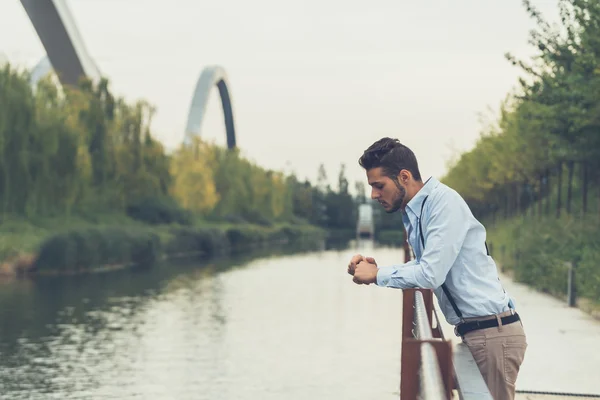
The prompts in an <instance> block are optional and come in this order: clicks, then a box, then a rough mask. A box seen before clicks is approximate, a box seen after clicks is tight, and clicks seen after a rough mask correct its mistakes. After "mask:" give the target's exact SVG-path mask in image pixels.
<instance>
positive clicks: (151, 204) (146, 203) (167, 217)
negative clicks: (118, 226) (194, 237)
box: [126, 197, 192, 225]
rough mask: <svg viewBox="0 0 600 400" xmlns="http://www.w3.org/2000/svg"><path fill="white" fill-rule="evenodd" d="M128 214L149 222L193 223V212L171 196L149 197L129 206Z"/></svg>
mask: <svg viewBox="0 0 600 400" xmlns="http://www.w3.org/2000/svg"><path fill="white" fill-rule="evenodd" d="M126 211H127V215H128V216H129V217H131V218H133V219H136V220H138V221H142V222H145V223H148V224H153V225H158V224H175V223H176V224H181V225H191V224H192V214H191V213H190V212H189V211H188V210H185V209H183V208H181V207H180V206H179V205H178V204H177V202H176V201H175V200H173V199H172V198H169V197H162V198H160V197H147V198H144V199H141V200H139V201H137V202H135V203H132V204H130V205H128V206H127V210H126Z"/></svg>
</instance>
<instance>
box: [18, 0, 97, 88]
mask: <svg viewBox="0 0 600 400" xmlns="http://www.w3.org/2000/svg"><path fill="white" fill-rule="evenodd" d="M21 4H22V5H23V8H24V9H25V12H26V13H27V15H28V16H29V19H30V20H31V23H32V24H33V27H34V28H35V30H36V32H37V34H38V37H39V38H40V41H41V42H42V45H43V46H44V49H45V50H46V54H47V58H48V60H45V59H42V61H41V63H42V64H39V65H38V67H41V70H40V72H46V71H47V70H48V66H50V68H53V69H54V71H55V72H56V74H57V75H58V79H59V80H60V82H61V83H62V84H63V85H73V86H74V85H77V83H78V82H79V79H80V78H82V77H88V78H89V79H91V80H93V81H97V80H98V79H99V78H100V72H99V71H98V67H97V66H96V63H95V62H94V60H93V59H92V57H90V55H89V54H88V52H87V49H86V47H85V44H84V42H83V38H82V36H81V34H80V33H79V30H78V29H77V24H76V23H75V18H73V15H72V14H71V11H70V9H69V7H68V5H67V3H66V1H65V0H21Z"/></svg>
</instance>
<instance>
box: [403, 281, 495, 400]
mask: <svg viewBox="0 0 600 400" xmlns="http://www.w3.org/2000/svg"><path fill="white" fill-rule="evenodd" d="M403 296H404V297H403V301H404V303H403V316H402V319H403V324H402V325H403V326H402V362H401V364H402V365H401V376H400V398H401V399H402V400H408V399H411V400H412V399H416V398H417V397H418V398H421V399H435V400H438V399H445V400H448V399H451V398H452V391H453V390H454V389H457V391H458V395H459V398H460V399H464V400H470V399H475V398H477V399H490V400H491V399H492V396H491V395H490V394H489V391H488V388H487V385H486V384H485V381H484V380H483V377H482V375H481V373H480V372H479V368H478V367H477V364H476V363H475V360H474V359H473V355H472V354H471V352H470V350H469V349H468V347H467V346H466V345H465V344H464V343H460V344H458V345H457V347H456V350H457V351H456V352H455V353H454V354H453V349H452V344H451V342H450V340H446V339H445V338H444V334H443V331H442V328H441V323H440V321H439V319H438V315H437V312H436V310H435V307H434V304H433V290H431V289H408V290H404V293H403ZM434 322H435V327H434Z"/></svg>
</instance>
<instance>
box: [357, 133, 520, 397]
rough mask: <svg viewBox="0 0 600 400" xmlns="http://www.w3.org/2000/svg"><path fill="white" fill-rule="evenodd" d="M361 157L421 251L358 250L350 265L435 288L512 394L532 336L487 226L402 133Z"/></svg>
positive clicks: (380, 279)
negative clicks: (401, 259)
mask: <svg viewBox="0 0 600 400" xmlns="http://www.w3.org/2000/svg"><path fill="white" fill-rule="evenodd" d="M359 164H360V165H361V166H362V167H363V168H364V169H365V170H366V172H367V178H368V181H369V185H370V186H371V187H372V192H371V198H373V199H374V200H377V201H379V203H380V204H381V206H382V207H383V208H384V209H385V211H386V212H387V213H393V212H396V211H401V212H402V219H403V222H404V226H405V228H406V232H407V234H408V241H409V243H410V245H411V246H412V248H413V251H414V253H415V257H416V259H415V260H412V261H409V262H407V263H405V264H401V265H392V266H386V267H379V266H378V265H377V263H376V262H375V260H374V259H373V258H371V257H363V256H362V255H360V254H358V255H355V256H354V257H352V260H351V261H350V264H349V265H348V273H350V274H351V275H353V276H354V279H353V280H354V282H355V283H357V284H367V285H368V284H371V283H375V284H377V286H384V287H390V288H398V289H408V288H425V289H433V290H434V293H435V295H436V297H437V298H438V301H439V304H440V308H441V311H442V312H443V313H444V316H445V318H446V320H447V321H448V323H450V324H452V325H455V332H456V334H457V336H461V337H462V339H463V341H464V343H466V345H467V346H468V347H469V349H470V350H471V353H472V354H473V357H474V359H475V361H476V362H477V365H478V366H479V370H480V371H481V374H482V375H483V378H484V380H485V382H486V383H487V385H488V388H489V390H490V393H491V394H492V396H493V397H494V399H496V400H510V399H513V398H514V396H515V382H516V380H517V375H518V373H519V368H520V366H521V363H522V362H523V359H524V356H525V350H526V348H527V340H526V336H525V332H524V330H523V324H522V323H521V321H520V318H519V315H518V314H517V313H516V312H515V310H514V305H513V302H512V300H511V299H510V298H509V296H508V294H507V293H506V292H505V291H504V290H503V288H502V286H501V284H500V280H499V277H498V272H497V269H496V264H495V262H494V260H493V259H492V257H490V256H489V254H488V252H487V244H486V232H485V228H484V227H483V225H482V224H481V223H480V222H479V221H477V219H475V217H474V216H473V214H472V213H471V210H470V209H469V207H468V205H467V204H466V202H465V201H464V200H463V199H462V197H461V196H460V195H459V194H458V193H457V192H456V191H454V190H453V189H451V188H449V187H448V186H446V185H444V184H442V183H440V182H439V181H437V180H436V179H435V178H429V179H428V180H427V181H426V182H425V183H423V181H422V179H421V174H420V172H419V167H418V164H417V159H416V157H415V155H414V154H413V152H412V151H411V150H410V149H409V148H408V147H406V146H404V145H402V144H401V143H400V142H399V141H398V140H397V139H391V138H383V139H381V140H378V141H377V142H375V143H373V145H371V146H370V147H369V148H368V149H367V150H365V152H364V154H363V155H362V157H361V158H360V160H359Z"/></svg>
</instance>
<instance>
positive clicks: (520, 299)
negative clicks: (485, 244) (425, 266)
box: [440, 276, 600, 400]
mask: <svg viewBox="0 0 600 400" xmlns="http://www.w3.org/2000/svg"><path fill="white" fill-rule="evenodd" d="M501 279H502V282H503V284H504V287H505V289H506V291H507V292H508V293H509V294H510V295H511V296H512V297H513V298H514V299H515V300H516V307H517V311H518V313H519V314H520V315H521V317H522V319H523V325H524V326H525V331H526V334H527V341H528V348H527V353H526V355H525V361H524V363H523V365H522V367H521V372H520V374H519V379H518V381H517V390H528V391H544V392H570V393H591V394H600V321H598V320H597V319H594V318H593V317H591V316H590V315H588V314H586V313H584V312H583V311H581V310H579V309H577V308H570V307H568V306H567V305H566V303H565V302H563V301H561V300H558V299H556V298H554V297H552V296H549V295H546V294H543V293H540V292H538V291H536V290H534V289H531V288H529V287H527V286H525V285H522V284H519V283H515V282H513V281H512V280H510V278H508V277H506V276H502V277H501ZM440 317H441V314H440ZM444 331H445V333H446V337H448V338H452V340H460V339H458V338H456V337H455V336H454V335H453V334H451V332H452V329H451V327H450V326H449V325H445V326H444ZM561 398H565V399H566V398H570V399H575V398H577V397H565V396H539V395H529V394H520V395H518V397H517V399H519V400H526V399H527V400H534V399H535V400H538V399H561Z"/></svg>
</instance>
